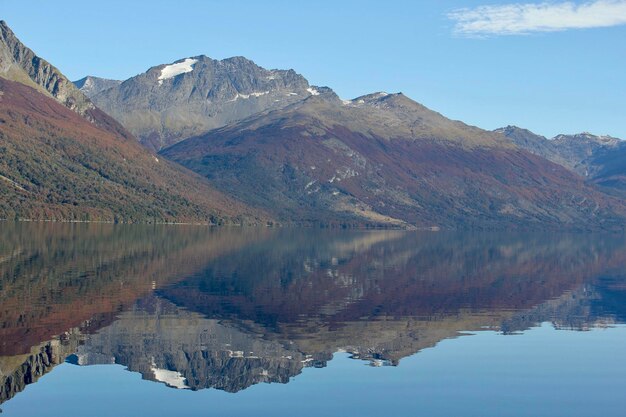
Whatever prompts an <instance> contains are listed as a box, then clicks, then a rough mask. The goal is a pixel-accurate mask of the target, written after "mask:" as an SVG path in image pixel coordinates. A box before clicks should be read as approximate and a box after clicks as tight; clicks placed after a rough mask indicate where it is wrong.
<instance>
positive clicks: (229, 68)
mask: <svg viewBox="0 0 626 417" xmlns="http://www.w3.org/2000/svg"><path fill="white" fill-rule="evenodd" d="M83 88H84V87H83ZM85 93H86V94H88V95H90V97H91V98H92V100H93V101H94V102H95V103H96V104H97V105H98V106H99V107H100V108H102V109H103V110H104V111H105V112H107V113H108V114H110V115H111V116H113V117H114V118H116V119H117V120H118V121H120V122H121V123H122V124H123V125H124V126H125V127H126V128H127V129H129V130H130V131H131V132H132V133H133V134H135V135H136V136H137V137H138V138H139V140H140V141H141V143H143V144H144V145H146V146H147V147H149V148H152V149H155V150H159V149H161V148H163V147H167V146H169V145H172V144H174V143H176V142H178V141H180V140H182V139H185V138H187V137H190V136H193V135H197V134H200V133H204V132H206V131H208V130H211V129H215V128H219V127H222V126H224V125H226V124H229V123H231V122H235V121H239V120H242V119H244V118H246V117H248V116H251V115H253V114H255V113H258V112H260V111H264V110H268V109H278V108H282V107H285V106H286V105H288V104H290V103H294V102H297V101H300V100H302V98H303V97H307V96H310V95H312V94H317V91H316V90H315V89H314V88H313V87H311V86H310V85H309V83H308V81H307V80H306V79H305V78H304V77H302V76H301V75H299V74H296V73H295V72H294V71H293V70H286V71H285V70H267V69H264V68H261V67H259V66H258V65H256V64H255V63H254V62H252V61H250V60H248V59H246V58H243V57H234V58H228V59H224V60H221V61H220V60H214V59H211V58H208V57H206V56H196V57H192V58H186V59H182V60H179V61H176V62H174V63H172V64H168V65H158V66H156V67H152V68H150V69H149V70H148V71H146V72H145V73H143V74H140V75H137V76H135V77H132V78H130V79H128V80H126V81H124V82H122V83H121V84H118V85H112V87H111V88H108V89H104V90H102V91H98V89H94V90H93V91H85Z"/></svg>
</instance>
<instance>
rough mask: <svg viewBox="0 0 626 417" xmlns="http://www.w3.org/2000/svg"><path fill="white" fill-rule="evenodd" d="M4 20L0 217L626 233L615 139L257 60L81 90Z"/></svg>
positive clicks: (150, 73)
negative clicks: (320, 80) (462, 113)
mask: <svg viewBox="0 0 626 417" xmlns="http://www.w3.org/2000/svg"><path fill="white" fill-rule="evenodd" d="M0 28H1V34H2V39H0V76H1V77H2V78H4V79H5V80H3V81H2V84H1V88H2V92H3V96H2V100H1V101H0V111H1V113H0V116H2V120H0V135H2V138H3V141H4V142H3V145H4V149H3V154H2V159H0V175H1V177H0V178H1V179H2V180H3V181H0V187H3V197H2V198H1V199H0V210H1V211H2V212H1V213H0V217H4V218H25V217H26V218H36V219H44V218H46V219H50V218H51V219H58V220H107V221H203V222H210V223H224V222H231V223H253V224H265V223H266V222H268V221H271V222H278V223H283V224H322V225H338V226H339V225H341V226H381V225H384V226H387V227H403V228H416V227H417V228H435V229H436V228H500V229H501V228H511V227H515V228H546V227H547V228H554V229H559V228H568V229H585V230H587V229H611V230H613V229H620V230H623V229H624V224H625V220H626V200H625V198H626V194H625V191H624V190H625V186H624V178H626V177H624V170H626V166H625V164H624V162H622V161H623V160H624V158H622V157H621V155H622V152H623V150H624V149H625V148H624V147H623V146H622V142H621V141H620V140H618V139H615V138H608V137H592V135H574V136H567V137H566V136H562V137H561V136H560V137H558V138H555V139H554V140H547V139H545V138H542V137H540V136H537V135H534V134H532V133H531V132H529V131H524V130H522V129H519V128H513V127H507V128H503V129H498V130H496V131H487V130H483V129H480V128H477V127H473V126H469V125H466V124H464V123H462V122H459V121H453V120H450V119H448V118H446V117H444V116H443V115H441V114H439V113H436V112H434V111H432V110H429V109H428V108H426V107H424V106H422V105H421V104H419V103H417V102H415V101H413V100H411V99H410V98H408V97H406V96H405V95H403V94H402V93H396V94H388V93H384V92H378V93H373V94H368V95H365V96H362V97H358V98H356V99H353V100H343V99H341V98H339V97H338V96H337V94H335V92H334V91H333V90H332V89H330V88H328V87H318V86H313V85H311V84H310V83H309V82H308V81H307V80H306V79H305V78H304V77H303V76H301V75H299V74H297V73H296V72H295V71H293V70H276V69H272V70H268V69H264V68H262V67H259V66H258V65H256V64H255V63H254V62H252V61H250V60H248V59H246V58H243V57H234V58H228V59H224V60H214V59H211V58H208V57H206V56H194V57H188V58H183V59H180V60H178V61H175V62H173V63H170V64H162V65H157V66H154V67H151V68H150V69H148V70H147V71H146V72H145V73H142V74H139V75H137V76H135V77H131V78H129V79H128V80H125V81H120V80H110V79H103V78H98V77H94V76H87V77H85V78H83V79H81V80H79V81H76V82H75V84H72V83H70V82H69V81H68V80H67V78H66V77H64V76H63V75H62V74H61V73H60V72H59V71H58V70H57V69H56V68H55V67H53V66H52V65H51V64H49V63H47V61H45V60H43V59H41V58H39V57H38V56H36V55H35V54H34V53H33V52H32V51H31V50H30V49H28V48H27V47H25V46H24V45H22V44H21V42H19V40H18V39H17V38H16V37H15V35H14V34H13V33H12V32H11V30H10V29H9V28H8V26H7V25H6V23H4V22H2V23H1V24H0ZM109 115H110V116H109ZM142 145H143V146H142ZM155 152H158V154H156V153H155ZM192 171H194V172H192Z"/></svg>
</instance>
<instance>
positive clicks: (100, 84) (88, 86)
mask: <svg viewBox="0 0 626 417" xmlns="http://www.w3.org/2000/svg"><path fill="white" fill-rule="evenodd" d="M121 83H122V82H121V81H119V80H110V79H107V78H100V77H93V76H91V75H88V76H86V77H84V78H81V79H80V80H77V81H74V85H75V86H76V87H77V88H78V89H79V90H80V91H81V92H82V93H83V94H85V95H86V96H87V97H93V96H95V95H96V94H98V93H100V92H102V91H104V90H108V89H109V88H112V87H115V86H118V85H120V84H121Z"/></svg>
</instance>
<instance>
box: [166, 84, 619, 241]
mask: <svg viewBox="0 0 626 417" xmlns="http://www.w3.org/2000/svg"><path fill="white" fill-rule="evenodd" d="M317 91H318V95H315V96H310V97H308V98H306V99H305V100H303V101H300V102H298V103H295V104H293V105H290V106H288V107H286V108H284V109H281V110H277V111H267V112H263V113H261V114H259V115H257V116H254V117H250V118H248V119H246V120H244V121H242V122H239V123H234V124H231V125H229V126H226V127H224V128H221V129H216V130H213V131H211V132H209V133H207V134H204V135H200V136H197V137H193V138H190V139H187V140H185V141H183V142H181V143H178V144H176V145H174V146H172V147H170V148H167V149H165V150H163V151H162V154H163V155H164V156H166V157H168V158H171V159H173V160H174V161H176V162H179V163H180V164H182V165H184V166H186V167H188V168H190V169H191V170H193V171H196V172H198V173H200V174H202V175H204V176H206V177H207V178H209V179H210V180H211V181H212V182H213V183H214V184H215V185H216V186H217V187H218V188H220V189H222V190H228V191H229V192H230V193H232V194H233V195H235V196H236V197H238V198H239V199H241V200H242V201H245V202H247V203H249V204H251V205H254V206H259V207H263V208H264V209H266V210H269V211H271V212H273V213H275V215H276V216H277V217H278V218H283V219H289V220H292V221H302V222H307V221H312V222H319V223H328V222H333V221H334V222H337V223H342V222H343V223H348V224H350V223H352V222H355V223H360V224H363V223H368V224H381V223H383V224H388V225H402V226H407V225H408V226H417V227H432V226H436V227H441V228H477V227H486V228H502V227H509V228H510V227H515V226H521V227H525V228H532V227H559V228H561V227H568V228H583V229H585V228H596V227H599V228H604V227H617V228H620V227H622V226H623V224H624V223H623V220H622V219H623V218H624V213H626V207H625V204H624V202H623V201H621V200H616V199H612V198H611V197H607V196H606V195H604V194H602V193H600V192H598V191H597V190H595V189H594V187H592V186H590V185H586V184H585V183H584V181H583V180H582V179H581V178H579V177H578V176H576V175H574V174H573V173H571V172H569V171H568V170H566V169H564V168H563V167H561V166H558V165H556V164H554V163H551V162H549V161H547V160H546V159H544V158H542V157H538V156H535V155H532V154H531V153H529V152H527V151H525V150H521V149H519V148H517V147H515V146H514V145H513V144H511V143H510V142H509V141H508V140H506V138H504V137H503V136H502V135H501V134H499V133H494V132H487V131H484V130H481V129H478V128H475V127H471V126H467V125H465V124H463V123H461V122H456V121H452V120H449V119H447V118H445V117H443V116H442V115H440V114H438V113H436V112H433V111H431V110H429V109H427V108H425V107H424V106H422V105H420V104H418V103H416V102H414V101H412V100H410V99H409V98H407V97H406V96H404V95H402V94H386V93H376V94H371V95H368V96H364V97H360V98H357V99H354V100H351V101H343V100H340V99H339V98H338V97H337V96H336V95H335V94H334V93H333V92H332V91H331V90H329V89H319V90H317Z"/></svg>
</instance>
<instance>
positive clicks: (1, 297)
mask: <svg viewBox="0 0 626 417" xmlns="http://www.w3.org/2000/svg"><path fill="white" fill-rule="evenodd" d="M625 322H626V237H624V236H622V235H595V234H549V235H548V234H513V233H509V234H488V233H417V232H400V231H330V230H315V229H282V230H277V229H236V228H221V229H209V228H205V227H186V226H112V225H69V224H27V223H18V224H15V223H1V222H0V408H1V409H2V411H3V415H7V416H43V415H45V416H47V417H52V416H67V415H74V416H94V417H98V416H138V415H146V416H147V415H150V416H175V415H181V416H295V415H298V416H353V415H354V416H418V415H424V416H464V415H467V416H509V415H510V416H561V415H562V416H594V415H598V416H600V415H601V416H624V415H626V414H625V411H624V410H626V395H624V392H626V359H625V354H626V326H624V323H625Z"/></svg>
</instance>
